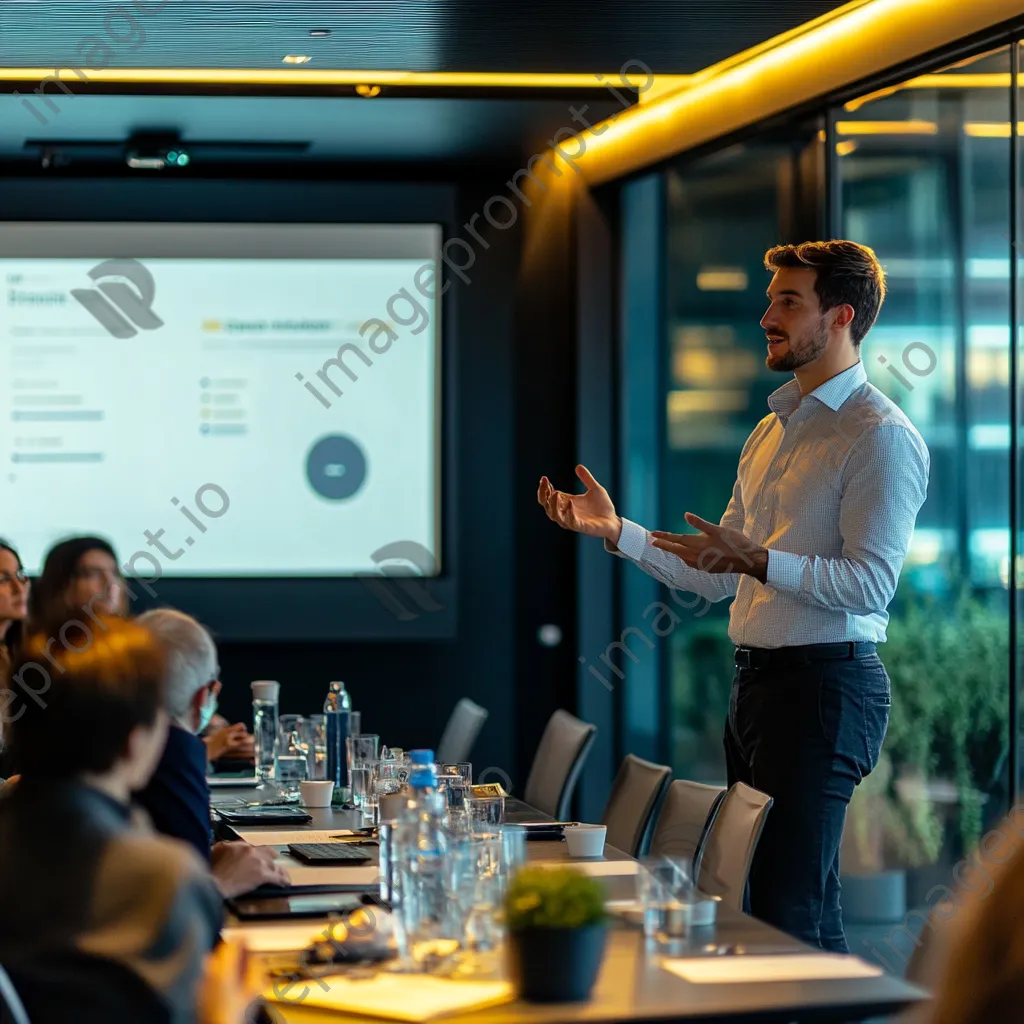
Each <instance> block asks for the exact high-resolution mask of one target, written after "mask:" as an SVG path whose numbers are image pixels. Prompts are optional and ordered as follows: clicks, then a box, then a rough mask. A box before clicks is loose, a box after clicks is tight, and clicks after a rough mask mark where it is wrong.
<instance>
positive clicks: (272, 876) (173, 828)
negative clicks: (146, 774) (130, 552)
mask: <svg viewBox="0 0 1024 1024" xmlns="http://www.w3.org/2000/svg"><path fill="white" fill-rule="evenodd" d="M138 622H139V624H140V625H144V626H145V627H146V628H147V629H148V630H149V631H150V632H151V633H152V634H153V635H154V636H155V637H156V638H157V640H158V641H159V642H160V644H161V645H162V647H163V649H164V653H165V655H166V657H167V685H166V689H165V691H164V708H165V709H166V711H167V713H168V715H169V716H170V720H171V726H170V729H169V730H168V734H167V745H166V747H165V748H164V752H163V755H162V757H161V758H160V762H159V764H158V765H157V767H156V771H154V773H153V776H152V778H151V779H150V780H149V784H148V785H147V786H146V787H145V789H142V790H141V791H140V792H138V793H137V794H136V797H135V799H136V802H137V803H139V804H140V805H141V806H142V807H144V808H145V809H146V811H147V812H148V813H149V816H150V818H151V819H152V821H153V825H154V826H155V827H156V829H157V831H158V832H163V833H164V834H165V835H169V836H174V837H176V838H177V839H184V840H185V841H186V842H188V843H191V844H192V846H193V847H195V849H196V851H197V852H198V853H199V854H200V855H201V856H202V857H203V858H204V859H209V861H210V864H211V866H212V869H213V876H214V879H215V881H216V882H217V884H218V886H219V887H220V889H221V891H222V892H223V894H224V895H225V896H238V895H239V894H241V893H243V892H249V891H251V890H252V889H255V888H256V887H257V886H258V885H263V884H264V883H268V882H269V883H273V884H275V885H287V884H288V874H287V872H286V871H285V870H284V868H283V867H281V866H280V865H278V864H277V863H275V861H274V851H273V849H272V848H271V847H265V846H263V847H256V846H250V845H249V844H248V843H237V842H236V843H216V844H215V845H214V846H213V848H212V849H211V847H210V787H209V785H208V784H207V781H206V761H207V752H206V747H205V745H204V744H203V741H202V740H200V739H199V737H198V736H197V735H196V733H198V732H201V731H202V730H203V728H205V726H206V725H207V723H208V722H209V720H210V718H211V717H212V716H213V713H214V711H215V709H216V707H217V694H218V692H219V691H220V682H219V681H218V680H217V676H218V675H219V674H220V669H219V668H218V666H217V648H216V646H215V645H214V643H213V638H212V637H211V636H210V634H209V633H208V632H207V631H206V630H205V629H203V627H202V626H201V625H200V624H199V623H198V622H196V620H195V619H193V618H192V617H191V616H189V615H185V614H184V613H182V612H179V611H174V610H173V609H171V608H159V609H157V610H155V611H151V612H146V613H145V614H144V615H140V616H139V618H138Z"/></svg>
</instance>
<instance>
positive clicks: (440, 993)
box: [264, 972, 515, 1021]
mask: <svg viewBox="0 0 1024 1024" xmlns="http://www.w3.org/2000/svg"><path fill="white" fill-rule="evenodd" d="M321 980H322V981H323V982H324V984H326V985H327V986H328V990H327V991H326V992H325V991H323V989H322V988H321V987H320V985H318V984H316V985H314V984H311V985H310V986H309V993H308V995H307V996H306V997H305V998H304V999H303V1000H302V1005H303V1006H304V1007H305V1006H309V1007H315V1008H317V1009H324V1010H341V1011H345V1012H347V1013H356V1014H366V1015H367V1016H372V1017H386V1018H390V1019H391V1020H403V1021H425V1020H432V1019H433V1018H434V1017H442V1016H447V1015H448V1014H453V1013H459V1012H460V1011H461V1012H465V1011H467V1010H474V1009H479V1008H482V1007H484V1006H494V1005H497V1004H499V1003H504V1002H508V1001H509V1000H511V999H512V998H513V997H514V994H515V992H514V989H513V987H512V985H510V984H509V983H508V982H506V981H449V980H446V979H444V978H432V977H429V976H428V975H423V974H389V973H386V972H384V973H381V974H376V975H374V976H373V977H372V978H366V979H360V980H358V981H352V980H350V979H348V978H345V977H338V976H328V977H324V978H323V979H321ZM264 996H265V997H266V998H267V999H268V1000H269V1001H271V1002H277V1001H282V1002H283V1001H286V1000H276V999H275V997H274V993H273V990H271V991H269V992H266V993H264Z"/></svg>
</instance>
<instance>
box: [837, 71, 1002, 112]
mask: <svg viewBox="0 0 1024 1024" xmlns="http://www.w3.org/2000/svg"><path fill="white" fill-rule="evenodd" d="M1009 88H1010V73H1009V72H1008V71H1007V72H1001V73H995V74H970V73H965V74H962V75H960V74H955V73H949V72H945V73H943V74H938V75H919V76H918V77H917V78H911V79H909V80H908V81H906V82H900V83H899V84H898V85H889V86H886V87H885V88H884V89H877V90H876V91H875V92H870V93H868V94H867V95H866V96H858V97H857V98H856V99H855V100H850V102H849V103H846V104H844V109H845V110H848V111H850V112H851V113H852V112H853V111H854V110H859V109H860V108H861V107H863V106H864V104H865V103H871V102H872V101H873V100H880V99H884V98H885V97H886V96H892V95H893V94H894V93H897V92H900V91H901V90H902V89H1009Z"/></svg>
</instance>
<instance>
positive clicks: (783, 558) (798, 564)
mask: <svg viewBox="0 0 1024 1024" xmlns="http://www.w3.org/2000/svg"><path fill="white" fill-rule="evenodd" d="M803 562H804V556H803V555H797V554H794V553H793V552H792V551H774V550H773V549H772V548H769V549H768V570H767V572H766V573H765V583H767V584H769V585H770V586H773V587H775V589H776V590H789V591H795V590H799V589H800V581H801V580H802V579H803Z"/></svg>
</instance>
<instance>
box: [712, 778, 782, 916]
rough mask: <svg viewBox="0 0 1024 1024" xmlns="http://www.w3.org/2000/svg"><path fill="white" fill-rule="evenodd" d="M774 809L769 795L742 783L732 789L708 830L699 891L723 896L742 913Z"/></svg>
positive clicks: (728, 904)
mask: <svg viewBox="0 0 1024 1024" xmlns="http://www.w3.org/2000/svg"><path fill="white" fill-rule="evenodd" d="M771 806H772V798H771V797H770V796H768V794H767V793H762V792H760V791H759V790H756V789H752V788H751V787H750V786H747V785H745V784H744V783H742V782H737V783H736V784H735V785H733V786H731V787H730V788H729V791H728V792H727V793H726V794H725V796H724V797H723V798H722V804H721V806H720V807H719V810H718V814H717V815H716V816H715V820H714V822H713V823H712V825H711V828H710V829H709V830H708V835H707V839H706V841H705V843H704V849H703V852H702V853H701V857H700V864H699V866H698V869H697V887H698V888H699V889H700V890H701V891H702V892H705V893H707V894H708V895H709V896H721V897H722V902H723V903H725V904H726V905H727V906H729V907H732V908H733V910H742V909H743V892H744V890H745V889H746V886H747V875H749V874H750V862H751V861H752V860H753V859H754V850H755V849H757V841H758V840H759V839H760V838H761V830H762V829H763V828H764V821H765V818H767V817H768V811H769V810H770V809H771Z"/></svg>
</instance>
